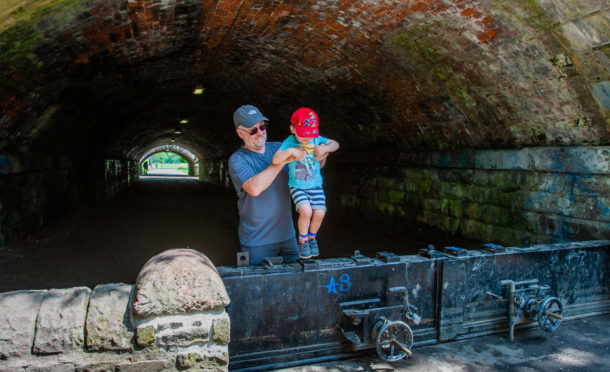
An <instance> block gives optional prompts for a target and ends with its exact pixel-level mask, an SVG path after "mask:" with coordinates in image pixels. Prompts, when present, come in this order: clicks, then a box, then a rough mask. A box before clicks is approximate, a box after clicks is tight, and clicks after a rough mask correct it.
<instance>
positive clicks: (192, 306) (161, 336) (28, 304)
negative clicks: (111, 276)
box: [0, 249, 230, 371]
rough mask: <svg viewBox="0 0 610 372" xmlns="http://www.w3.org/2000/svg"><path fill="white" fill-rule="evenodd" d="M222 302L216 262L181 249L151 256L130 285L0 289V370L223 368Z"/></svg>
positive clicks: (226, 327)
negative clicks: (92, 287)
mask: <svg viewBox="0 0 610 372" xmlns="http://www.w3.org/2000/svg"><path fill="white" fill-rule="evenodd" d="M155 265H156V266H155ZM184 273H187V274H192V275H188V278H187V277H186V276H183V275H182V274H184ZM160 279H163V281H160ZM184 280H189V283H186V282H184ZM176 284H178V285H176ZM181 284H182V286H180V285H181ZM228 303H229V298H228V296H227V293H226V290H225V288H224V285H223V284H222V280H221V279H220V276H219V275H218V272H217V271H216V268H215V267H214V266H213V265H212V264H211V262H209V260H208V259H207V257H205V256H204V255H203V254H201V253H199V252H196V251H193V250H187V249H176V250H169V251H166V252H164V253H162V254H160V255H158V256H156V258H155V257H153V258H152V259H151V260H150V261H149V263H147V266H145V267H144V268H143V269H142V271H141V273H140V276H139V277H138V280H137V282H136V285H131V284H123V283H111V284H103V285H99V286H97V287H95V288H94V289H93V290H91V289H89V288H87V287H78V288H69V289H49V290H31V291H15V292H6V293H0V309H2V312H1V313H0V370H1V371H126V370H129V371H170V370H186V369H191V368H194V369H197V370H206V371H224V370H227V368H228V358H229V357H228V343H229V336H230V320H229V316H228V314H227V313H226V311H225V310H224V308H225V306H226V305H228Z"/></svg>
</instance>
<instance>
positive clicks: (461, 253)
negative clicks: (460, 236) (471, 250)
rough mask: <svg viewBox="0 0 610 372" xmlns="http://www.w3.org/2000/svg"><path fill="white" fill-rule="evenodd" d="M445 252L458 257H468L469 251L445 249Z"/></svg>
mask: <svg viewBox="0 0 610 372" xmlns="http://www.w3.org/2000/svg"><path fill="white" fill-rule="evenodd" d="M443 252H445V253H448V254H450V255H452V256H457V257H462V256H468V250H467V249H464V248H459V247H444V248H443Z"/></svg>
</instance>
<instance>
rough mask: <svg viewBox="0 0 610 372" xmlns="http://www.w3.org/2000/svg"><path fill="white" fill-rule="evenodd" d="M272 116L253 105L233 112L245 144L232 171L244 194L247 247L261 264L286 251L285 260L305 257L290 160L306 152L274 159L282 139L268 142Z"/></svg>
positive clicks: (242, 236) (242, 235)
mask: <svg viewBox="0 0 610 372" xmlns="http://www.w3.org/2000/svg"><path fill="white" fill-rule="evenodd" d="M268 120H269V119H267V118H266V117H264V116H263V114H262V113H261V112H260V110H259V109H258V108H256V107H254V106H251V105H245V106H242V107H240V108H238V109H237V110H236V111H235V113H234V114H233V123H234V124H235V131H236V132H237V135H238V136H239V138H241V140H242V141H243V143H244V145H243V147H241V148H240V149H239V150H237V151H236V152H235V153H233V155H231V157H230V158H229V174H230V176H231V181H233V185H234V186H235V190H236V191H237V196H238V201H237V207H238V209H239V230H238V234H239V242H240V245H241V249H242V251H244V252H248V253H249V254H250V263H251V264H255V265H260V264H261V263H262V261H263V259H264V258H265V257H274V256H280V255H281V256H282V257H283V258H284V262H294V261H296V260H297V258H298V257H299V251H298V246H297V241H296V237H295V230H294V224H293V222H292V211H291V197H290V192H289V190H288V175H287V173H286V172H285V171H284V165H285V164H286V163H288V162H291V161H294V160H303V159H304V157H305V152H304V151H303V150H300V149H297V148H294V150H291V151H292V152H291V154H290V156H289V157H288V158H287V159H286V161H284V162H283V163H282V164H272V163H271V161H272V159H273V155H274V154H275V152H276V151H277V149H278V148H279V147H280V142H267V126H268V124H267V122H268Z"/></svg>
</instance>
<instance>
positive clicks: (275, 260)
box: [263, 256, 284, 269]
mask: <svg viewBox="0 0 610 372" xmlns="http://www.w3.org/2000/svg"><path fill="white" fill-rule="evenodd" d="M282 262H284V257H282V256H276V257H265V258H263V266H264V267H267V268H269V269H272V268H273V267H274V266H275V265H279V264H281V263H282Z"/></svg>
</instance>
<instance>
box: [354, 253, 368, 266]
mask: <svg viewBox="0 0 610 372" xmlns="http://www.w3.org/2000/svg"><path fill="white" fill-rule="evenodd" d="M350 258H351V259H352V260H354V263H355V264H356V266H362V265H369V264H370V263H371V259H370V258H369V257H367V256H364V255H362V254H360V251H355V252H354V255H353V256H351V257H350Z"/></svg>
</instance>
